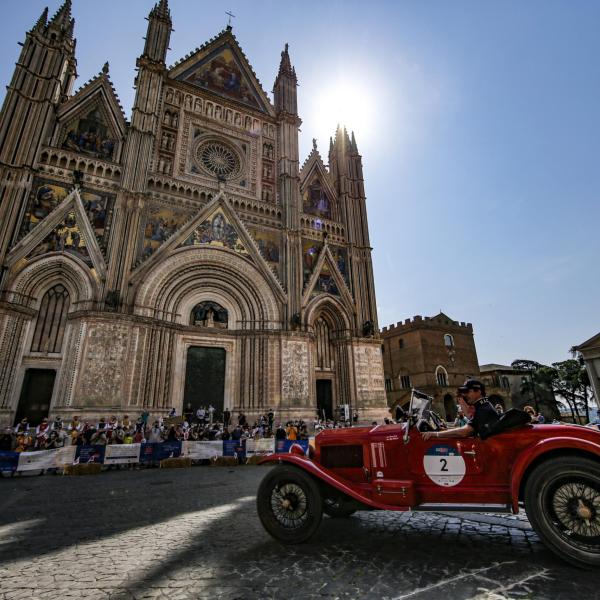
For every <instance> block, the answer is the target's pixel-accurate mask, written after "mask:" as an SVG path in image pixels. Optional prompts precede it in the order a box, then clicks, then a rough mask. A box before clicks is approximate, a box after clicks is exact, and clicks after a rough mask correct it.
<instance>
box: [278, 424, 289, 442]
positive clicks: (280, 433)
mask: <svg viewBox="0 0 600 600" xmlns="http://www.w3.org/2000/svg"><path fill="white" fill-rule="evenodd" d="M275 439H276V440H277V441H281V440H285V439H287V434H286V432H285V429H284V428H283V425H282V424H281V423H279V425H277V430H276V431H275Z"/></svg>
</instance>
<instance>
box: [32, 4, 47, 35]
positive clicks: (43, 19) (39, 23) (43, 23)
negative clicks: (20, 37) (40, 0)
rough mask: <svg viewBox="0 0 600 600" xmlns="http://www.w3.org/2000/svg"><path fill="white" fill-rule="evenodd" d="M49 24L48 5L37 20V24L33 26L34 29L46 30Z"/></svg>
mask: <svg viewBox="0 0 600 600" xmlns="http://www.w3.org/2000/svg"><path fill="white" fill-rule="evenodd" d="M47 24H48V7H47V6H46V8H45V9H44V10H43V11H42V14H41V15H40V18H39V19H38V20H37V22H36V24H35V25H34V26H33V31H44V28H45V27H46V25H47Z"/></svg>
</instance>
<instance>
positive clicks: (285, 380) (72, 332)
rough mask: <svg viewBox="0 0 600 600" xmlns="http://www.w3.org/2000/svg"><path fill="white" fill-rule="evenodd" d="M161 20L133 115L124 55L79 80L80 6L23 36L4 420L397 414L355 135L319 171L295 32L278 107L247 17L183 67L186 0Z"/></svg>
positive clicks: (6, 154)
mask: <svg viewBox="0 0 600 600" xmlns="http://www.w3.org/2000/svg"><path fill="white" fill-rule="evenodd" d="M148 20H149V23H148V31H147V35H146V38H145V45H144V51H143V53H142V55H141V56H140V57H139V59H138V61H137V76H136V78H135V88H136V96H135V102H134V106H133V110H132V114H131V120H130V121H128V120H127V119H126V117H125V115H124V113H123V110H122V108H121V106H120V104H119V100H118V97H117V94H116V91H115V89H114V88H113V86H112V84H111V81H110V76H109V67H108V64H105V65H104V67H103V69H102V71H101V72H100V73H99V74H98V75H97V76H96V77H94V78H93V79H91V80H90V81H89V82H87V83H86V84H85V85H84V86H83V87H81V88H80V89H79V90H78V91H76V92H75V93H72V91H71V90H72V87H73V83H74V80H75V78H76V76H77V72H76V65H77V61H76V59H75V39H74V37H73V34H74V19H72V18H71V0H66V1H65V2H64V4H63V5H62V6H61V8H60V9H59V10H58V11H57V12H56V14H55V15H54V16H53V17H51V18H50V19H49V17H48V12H47V9H46V11H44V13H43V14H42V15H41V16H40V18H39V20H38V21H37V22H36V23H35V25H34V26H33V28H32V29H31V30H30V31H29V32H27V34H26V37H25V41H24V43H23V44H22V51H21V55H20V57H19V61H18V62H17V64H16V68H15V71H14V75H13V77H12V80H11V82H10V85H9V86H8V90H7V94H6V98H5V101H4V105H3V108H2V112H1V114H0V265H1V267H2V269H1V272H0V421H2V422H3V423H6V424H12V423H13V422H14V421H15V420H16V419H20V418H22V417H24V416H27V417H28V418H29V419H30V420H31V421H32V422H35V421H36V420H39V419H40V418H41V417H42V416H46V415H48V414H49V415H50V416H54V415H62V416H63V417H68V416H70V415H72V414H79V415H83V417H84V418H92V417H97V416H99V415H106V416H108V415H112V414H121V415H122V414H125V413H127V414H131V415H132V416H137V414H139V413H140V412H141V411H143V410H147V411H148V412H150V413H151V414H153V415H157V416H158V415H164V414H167V413H168V412H169V410H170V409H171V408H172V407H174V408H176V410H177V411H178V413H179V414H181V412H182V411H184V412H185V411H186V410H195V409H196V408H197V407H199V406H201V405H205V406H208V405H209V404H213V406H215V407H216V409H217V412H219V411H221V410H223V409H224V408H229V409H230V410H231V411H238V410H241V411H244V412H245V413H246V414H247V415H249V417H250V418H252V416H253V415H257V414H258V413H259V412H264V411H266V410H267V409H269V408H273V409H274V410H275V411H276V414H277V415H278V416H277V417H276V418H277V419H278V420H284V419H287V418H311V419H312V418H313V417H314V415H315V413H316V412H318V413H319V414H320V415H323V414H325V415H327V416H329V417H331V416H335V414H336V412H337V411H338V410H339V407H340V406H343V405H347V406H349V409H350V410H351V411H353V412H354V411H357V412H358V415H359V418H360V420H361V421H364V420H367V419H369V420H370V419H372V418H375V419H381V417H382V416H384V414H385V410H386V400H385V390H384V378H383V368H382V360H381V341H380V340H379V339H378V333H377V332H378V327H377V315H376V304H375V291H374V285H373V270H372V264H371V248H370V245H369V232H368V226H367V214H366V203H365V195H364V188H363V176H362V163H361V157H360V155H359V153H358V149H357V145H356V141H355V139H354V135H353V134H352V135H351V136H349V135H348V133H347V132H346V130H345V129H343V128H340V127H338V130H337V132H336V133H335V137H334V138H333V139H332V140H331V141H330V146H329V155H328V162H329V164H328V165H325V163H324V161H323V159H322V157H321V155H320V153H319V151H318V149H317V146H316V143H313V150H312V151H311V153H310V154H309V156H308V158H307V159H306V160H305V161H304V163H303V165H302V166H301V167H300V164H299V156H298V154H299V152H298V130H299V126H300V123H301V121H300V118H299V116H298V109H297V102H296V98H297V85H298V84H297V79H296V72H295V70H294V68H293V67H292V65H291V61H290V56H289V53H288V47H287V45H286V47H285V49H284V51H283V52H282V53H281V62H280V65H279V71H278V73H277V76H276V78H275V84H274V89H273V101H271V100H270V98H269V96H268V95H267V94H266V93H265V91H264V90H263V88H262V87H261V84H260V82H259V81H258V79H257V77H256V75H255V73H254V71H253V70H252V67H251V66H250V64H249V62H248V60H247V58H246V56H245V55H244V53H243V51H242V49H241V48H240V46H239V44H238V42H237V40H236V38H235V36H234V35H233V33H232V30H231V27H229V26H228V27H227V28H226V29H225V30H224V31H222V32H221V33H219V34H218V35H217V36H216V37H214V38H213V39H212V40H210V41H209V42H208V43H206V44H204V45H203V46H202V47H200V48H198V49H197V50H195V51H194V52H192V53H191V54H189V55H188V56H186V57H185V58H184V59H183V60H180V61H179V62H177V63H176V64H175V65H174V66H172V67H167V66H166V63H165V59H166V54H167V49H168V46H169V38H170V36H171V30H172V22H171V15H170V11H169V7H168V2H167V0H160V1H159V2H158V3H157V4H156V5H155V6H154V8H153V9H152V10H151V12H150V15H149V18H148Z"/></svg>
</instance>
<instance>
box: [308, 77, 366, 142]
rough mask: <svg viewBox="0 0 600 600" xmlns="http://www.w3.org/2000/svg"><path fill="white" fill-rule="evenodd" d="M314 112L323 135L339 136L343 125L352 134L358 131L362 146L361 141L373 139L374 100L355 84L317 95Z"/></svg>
mask: <svg viewBox="0 0 600 600" xmlns="http://www.w3.org/2000/svg"><path fill="white" fill-rule="evenodd" d="M314 111H315V124H316V129H317V131H318V134H319V135H324V134H325V135H327V136H330V135H331V136H333V135H335V130H336V128H337V126H338V123H339V124H340V125H342V126H345V127H346V128H347V129H348V133H350V132H351V131H354V132H355V133H356V137H357V138H358V141H359V144H360V140H364V139H365V138H368V137H369V135H370V130H371V128H372V127H373V121H374V119H373V116H374V115H373V102H372V99H371V98H370V97H369V96H368V94H367V93H365V90H364V89H361V88H360V87H359V86H358V85H356V84H353V83H348V82H343V81H341V82H338V83H337V84H336V85H331V86H330V87H327V88H326V89H324V90H323V91H322V92H321V93H320V94H317V97H316V101H315V105H314ZM326 139H327V140H328V139H329V137H327V138H326Z"/></svg>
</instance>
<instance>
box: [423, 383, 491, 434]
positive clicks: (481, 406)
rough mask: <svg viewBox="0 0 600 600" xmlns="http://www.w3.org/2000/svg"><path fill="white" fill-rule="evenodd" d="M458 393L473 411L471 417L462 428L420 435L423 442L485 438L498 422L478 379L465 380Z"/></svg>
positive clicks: (427, 432) (483, 387)
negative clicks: (472, 437)
mask: <svg viewBox="0 0 600 600" xmlns="http://www.w3.org/2000/svg"><path fill="white" fill-rule="evenodd" d="M458 393H459V394H462V396H463V398H464V401H465V402H466V403H467V405H468V406H470V407H472V408H474V409H475V412H474V413H473V416H472V417H471V418H470V419H469V420H468V422H467V424H466V425H463V426H462V427H456V428H454V429H444V430H442V431H424V432H423V433H421V435H422V436H423V439H424V440H428V439H430V438H464V437H469V436H471V435H478V436H480V437H487V436H486V433H487V432H488V430H489V429H490V428H491V427H492V425H494V424H495V423H496V421H498V419H499V418H500V416H499V415H498V413H497V412H496V409H495V408H494V407H493V406H492V404H491V403H490V402H489V401H488V399H487V398H486V397H485V385H483V383H481V381H479V380H478V379H467V380H466V381H465V382H464V384H463V385H462V386H460V387H459V388H458ZM482 434H483V435H482Z"/></svg>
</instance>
